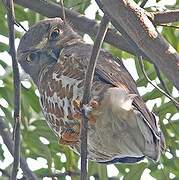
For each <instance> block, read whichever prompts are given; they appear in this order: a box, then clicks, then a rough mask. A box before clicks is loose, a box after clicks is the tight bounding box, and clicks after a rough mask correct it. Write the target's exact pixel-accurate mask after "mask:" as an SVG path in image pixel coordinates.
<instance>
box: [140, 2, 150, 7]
mask: <svg viewBox="0 0 179 180" xmlns="http://www.w3.org/2000/svg"><path fill="white" fill-rule="evenodd" d="M147 1H148V0H143V1H142V3H141V5H140V7H141V8H143V7H144V6H145V5H146V3H147Z"/></svg>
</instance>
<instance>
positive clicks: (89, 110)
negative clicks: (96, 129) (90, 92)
mask: <svg viewBox="0 0 179 180" xmlns="http://www.w3.org/2000/svg"><path fill="white" fill-rule="evenodd" d="M83 107H84V109H85V116H86V117H87V118H88V121H89V125H94V124H95V123H96V117H95V115H94V113H93V111H94V110H97V109H98V107H99V103H98V102H97V101H96V100H93V99H92V100H91V101H90V102H89V103H88V104H87V105H84V106H83Z"/></svg>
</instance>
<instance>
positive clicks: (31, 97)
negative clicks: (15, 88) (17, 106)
mask: <svg viewBox="0 0 179 180" xmlns="http://www.w3.org/2000/svg"><path fill="white" fill-rule="evenodd" d="M21 87H22V95H23V98H24V101H25V103H28V104H29V105H30V106H31V107H32V109H33V110H34V111H35V112H37V113H39V112H40V111H41V109H40V105H39V98H38V97H37V95H36V94H35V92H34V89H33V88H29V89H27V88H25V87H24V86H21Z"/></svg>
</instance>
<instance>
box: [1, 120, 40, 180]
mask: <svg viewBox="0 0 179 180" xmlns="http://www.w3.org/2000/svg"><path fill="white" fill-rule="evenodd" d="M0 135H1V137H2V139H3V141H4V144H5V145H6V147H7V148H8V150H9V152H10V153H11V154H12V156H13V152H14V151H13V148H14V143H13V142H12V135H11V134H10V133H9V131H8V128H7V127H6V125H5V123H4V121H3V120H2V118H0ZM20 167H21V169H22V171H23V173H24V176H25V177H26V178H27V179H28V180H37V177H36V176H35V175H34V174H33V173H32V171H31V170H30V169H29V167H28V164H27V163H26V160H25V159H24V158H23V157H22V156H21V157H20Z"/></svg>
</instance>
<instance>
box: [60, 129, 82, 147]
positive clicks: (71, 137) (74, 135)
mask: <svg viewBox="0 0 179 180" xmlns="http://www.w3.org/2000/svg"><path fill="white" fill-rule="evenodd" d="M79 138H80V133H79V132H77V131H76V130H75V129H73V128H68V129H66V130H65V131H64V132H63V133H62V135H61V138H60V139H59V143H60V144H65V145H74V144H75V143H77V142H78V141H79Z"/></svg>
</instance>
